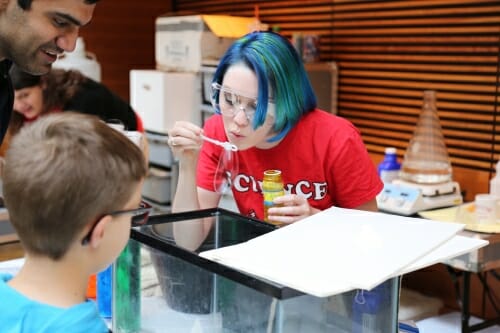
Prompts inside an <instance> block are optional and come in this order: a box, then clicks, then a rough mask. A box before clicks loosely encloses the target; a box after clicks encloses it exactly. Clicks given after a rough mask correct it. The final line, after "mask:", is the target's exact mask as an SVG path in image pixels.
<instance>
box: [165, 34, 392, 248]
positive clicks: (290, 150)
mask: <svg viewBox="0 0 500 333" xmlns="http://www.w3.org/2000/svg"><path fill="white" fill-rule="evenodd" d="M212 88H213V90H212V101H213V104H214V107H215V112H216V114H215V115H214V116H212V117H211V118H210V119H208V120H207V122H206V123H205V125H204V127H203V129H202V128H200V127H198V126H196V125H195V124H192V123H190V122H185V121H182V122H176V123H175V125H174V126H173V128H171V129H170V130H169V132H168V134H169V144H170V147H171V148H172V150H173V152H174V155H175V156H176V157H177V158H178V160H179V180H178V185H177V191H176V194H175V198H174V202H173V206H172V211H173V212H179V211H186V210H197V209H204V208H211V207H216V206H217V205H218V204H219V200H220V198H221V194H220V193H219V192H218V191H216V190H214V186H213V184H214V181H213V179H214V177H215V175H216V173H217V172H216V171H217V167H218V161H219V158H220V156H221V149H222V148H221V147H219V146H216V145H214V144H212V143H210V142H206V141H205V142H204V141H203V139H202V136H201V135H202V134H203V135H205V136H207V137H210V138H213V139H216V140H219V141H222V142H225V141H229V142H230V143H232V144H234V145H236V146H237V148H238V151H237V152H235V154H237V157H238V158H237V160H238V170H239V171H238V172H237V173H236V174H234V175H231V178H232V187H231V188H232V193H233V195H234V199H235V201H236V204H237V206H238V209H239V211H240V213H241V214H243V215H246V216H251V217H255V218H259V219H262V218H263V197H262V189H261V183H262V179H263V173H264V171H265V170H268V169H279V170H281V171H282V177H283V180H284V184H285V192H286V193H285V195H284V196H282V197H279V198H276V199H275V200H274V203H275V204H279V205H281V207H273V208H270V209H269V211H268V213H269V219H270V220H271V221H274V222H278V223H286V224H288V223H293V222H296V221H299V220H301V219H303V218H305V217H308V216H310V215H313V214H315V213H317V212H319V211H321V210H324V209H327V208H329V207H332V206H337V207H342V208H355V209H362V210H371V211H376V210H377V205H376V199H375V197H376V195H377V194H378V193H379V192H380V191H381V190H382V188H383V184H382V182H381V180H380V178H379V177H378V175H377V170H376V169H375V166H374V164H373V162H372V161H371V159H370V157H369V155H368V152H367V150H366V147H365V146H364V144H363V141H362V138H361V136H360V133H359V131H358V130H357V129H356V128H355V127H354V126H353V124H351V123H350V122H349V121H348V120H346V119H344V118H341V117H339V116H336V115H333V114H330V113H327V112H325V111H323V110H319V109H317V107H316V98H315V95H314V92H313V90H312V87H311V84H310V82H309V79H308V76H307V72H306V71H305V69H304V66H303V64H302V61H301V59H300V57H299V56H298V54H297V52H296V51H295V49H294V47H293V46H292V45H291V44H290V42H289V41H288V40H287V39H286V38H284V37H283V36H281V35H279V34H276V33H273V32H253V33H250V34H248V35H246V36H244V37H242V38H240V39H238V40H237V41H236V42H235V43H234V44H233V45H232V46H231V47H230V48H229V49H228V50H227V52H226V53H225V55H224V56H223V57H222V59H221V60H220V62H219V65H218V67H217V69H216V71H215V74H214V78H213V83H212ZM235 160H236V159H233V161H235ZM208 231H209V225H208V223H207V224H205V230H204V231H203V233H202V235H206V234H207V232H208ZM191 235H192V237H194V238H196V237H197V236H196V235H195V234H191Z"/></svg>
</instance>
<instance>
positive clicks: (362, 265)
mask: <svg viewBox="0 0 500 333" xmlns="http://www.w3.org/2000/svg"><path fill="white" fill-rule="evenodd" d="M463 227H464V225H462V224H457V223H444V222H436V221H429V220H424V219H420V218H409V217H403V216H396V215H390V214H384V213H373V212H365V211H358V210H350V209H341V208H336V207H333V208H330V209H328V210H325V211H323V212H321V213H319V214H316V215H313V216H311V217H309V218H307V219H304V220H302V221H299V222H297V223H294V224H292V225H290V226H287V227H284V228H280V229H278V230H276V231H273V232H270V233H267V234H265V235H262V236H260V237H257V238H254V239H252V240H250V241H248V242H246V243H242V244H238V245H234V246H230V247H226V248H221V249H216V250H211V251H206V252H203V253H201V254H200V255H201V256H203V257H205V258H208V259H212V260H214V261H218V262H220V263H222V264H224V265H227V266H230V267H233V268H236V269H239V270H242V271H245V272H247V273H250V274H253V275H256V276H260V277H262V278H265V279H268V280H271V281H274V282H277V283H279V284H282V285H285V286H288V287H291V288H294V289H297V290H300V291H302V292H305V293H308V294H311V295H315V296H319V297H324V296H331V295H335V294H338V293H341V292H345V291H348V290H352V289H356V288H362V289H371V288H373V287H375V286H377V285H378V284H380V283H382V282H383V281H385V280H387V279H388V278H390V277H393V276H397V275H399V274H401V272H407V270H405V268H407V267H408V269H412V268H411V267H412V266H410V265H411V264H413V265H415V267H424V266H426V265H427V264H426V262H435V261H436V260H442V258H441V257H439V258H436V257H434V256H433V255H432V254H430V253H431V252H432V251H433V250H436V249H439V248H440V246H441V245H442V244H444V243H445V242H447V241H449V240H450V239H452V238H453V237H454V236H455V235H456V233H457V232H458V231H460V230H462V229H463ZM456 246H457V247H458V248H459V249H462V247H461V245H460V244H455V246H453V248H451V249H450V248H445V249H447V251H446V254H447V255H448V254H449V255H450V256H451V257H453V256H456V255H455V252H454V251H455V250H456ZM475 246H480V244H476V245H475ZM450 252H451V254H450ZM441 254H442V253H441ZM460 254H461V253H460ZM426 255H430V256H429V257H426ZM419 260H421V261H419ZM422 265H424V266H422Z"/></svg>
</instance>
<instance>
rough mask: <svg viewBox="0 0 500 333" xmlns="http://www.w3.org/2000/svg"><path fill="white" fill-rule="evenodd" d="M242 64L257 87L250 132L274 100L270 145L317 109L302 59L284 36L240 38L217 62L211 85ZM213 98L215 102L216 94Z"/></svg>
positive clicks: (257, 34)
mask: <svg viewBox="0 0 500 333" xmlns="http://www.w3.org/2000/svg"><path fill="white" fill-rule="evenodd" d="M241 63H243V64H245V65H246V66H247V67H248V68H250V69H251V70H252V71H253V72H254V73H255V74H256V76H257V82H258V86H259V91H258V95H257V110H256V113H255V118H254V121H253V124H252V126H253V129H257V128H258V127H260V126H262V124H263V123H264V121H265V119H266V115H267V105H268V103H267V101H268V100H273V101H274V103H275V105H276V114H275V123H274V127H273V130H274V131H275V132H276V133H277V134H276V135H275V136H273V137H272V138H270V139H269V140H268V141H269V142H273V141H277V140H280V139H281V138H283V137H284V136H285V135H286V134H287V133H288V132H289V131H290V129H291V128H292V127H293V126H294V125H295V124H296V123H297V122H298V121H299V119H300V118H301V117H302V115H304V114H305V113H307V112H309V111H312V110H314V109H315V108H316V96H315V95H314V91H313V89H312V86H311V83H310V81H309V78H308V76H307V72H306V70H305V69H304V65H303V63H302V59H300V57H299V55H298V54H297V52H296V51H295V48H294V47H293V45H292V44H290V42H289V41H288V40H287V39H286V38H285V37H283V36H281V35H279V34H277V33H274V32H268V31H265V32H264V31H261V32H252V33H249V34H247V35H245V36H243V37H241V38H240V39H238V40H237V41H236V42H234V43H233V44H232V45H231V47H229V49H228V50H227V51H226V53H225V54H224V56H223V57H222V59H221V60H220V62H219V66H218V67H217V70H216V71H215V74H214V78H213V81H212V82H216V83H219V84H222V80H223V78H224V75H225V74H226V72H227V70H228V69H229V67H231V66H233V65H236V64H241ZM270 92H273V96H270ZM212 98H213V99H214V100H218V98H219V96H218V92H215V93H214V96H212ZM216 111H218V110H216Z"/></svg>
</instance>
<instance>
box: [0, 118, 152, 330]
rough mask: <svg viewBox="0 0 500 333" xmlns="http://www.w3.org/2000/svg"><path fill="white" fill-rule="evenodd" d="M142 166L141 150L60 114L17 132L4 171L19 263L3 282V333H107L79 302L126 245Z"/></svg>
mask: <svg viewBox="0 0 500 333" xmlns="http://www.w3.org/2000/svg"><path fill="white" fill-rule="evenodd" d="M146 171H147V166H146V161H145V159H144V156H143V154H142V152H141V150H140V149H139V148H138V147H137V146H136V145H135V144H134V143H133V142H132V141H131V140H129V139H128V138H127V137H126V136H125V135H123V134H121V133H120V132H118V131H116V130H114V129H112V128H110V127H109V126H108V125H106V124H105V123H103V122H102V121H100V120H99V119H98V118H97V117H93V116H88V115H83V114H77V113H73V112H66V113H60V114H54V115H49V116H47V117H44V118H43V119H39V120H37V121H36V122H34V123H33V124H30V125H28V126H25V127H23V129H22V130H21V131H20V132H19V134H18V135H17V136H16V137H15V138H14V139H13V141H12V145H11V147H10V149H9V151H8V153H7V155H6V158H5V164H4V166H3V191H4V192H3V193H4V199H5V204H6V207H7V209H8V212H9V217H10V221H11V223H12V225H13V226H14V228H15V229H16V232H17V234H18V236H19V239H20V241H21V243H22V245H23V248H24V251H25V263H24V266H23V267H22V269H21V270H20V271H19V273H18V274H17V275H16V276H15V277H14V278H11V277H9V276H0V299H1V300H2V301H1V302H0V322H1V323H2V331H7V332H85V333H88V332H107V331H108V329H107V326H106V324H105V323H104V322H103V320H102V319H101V318H100V316H99V313H98V311H97V307H96V305H95V303H93V302H92V301H90V300H87V299H86V297H85V293H86V289H87V282H88V279H89V276H90V275H91V274H93V273H96V272H98V271H101V270H103V269H105V268H106V267H107V266H109V264H110V263H112V262H113V261H114V260H115V259H116V258H117V256H118V255H119V254H120V252H121V251H122V249H123V248H124V247H125V245H126V244H127V241H128V239H129V235H130V227H131V221H132V219H134V222H135V223H140V222H141V221H139V220H142V222H145V221H146V219H147V216H148V214H149V212H150V209H151V208H150V207H149V208H147V207H145V206H144V204H142V203H141V189H142V183H143V180H144V177H145V175H146Z"/></svg>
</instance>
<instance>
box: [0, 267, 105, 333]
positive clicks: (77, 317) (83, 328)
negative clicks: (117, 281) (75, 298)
mask: <svg viewBox="0 0 500 333" xmlns="http://www.w3.org/2000/svg"><path fill="white" fill-rule="evenodd" d="M11 278H12V276H11V275H7V274H1V273H0V323H1V324H0V331H1V332H2V333H28V332H29V333H32V332H37V333H42V332H46V333H56V332H64V333H67V332H71V333H90V332H92V333H94V332H103V333H104V332H106V333H107V332H109V330H108V328H107V326H106V324H105V323H104V321H103V319H102V318H101V317H100V316H99V312H98V310H97V306H96V304H95V303H94V302H93V301H91V300H87V301H86V302H83V303H80V304H77V305H74V306H72V307H69V308H60V307H55V306H52V305H48V304H44V303H40V302H37V301H34V300H31V299H29V298H27V297H26V296H24V295H22V294H21V293H19V292H18V291H17V290H15V289H13V288H11V287H10V286H9V285H8V284H7V282H8V281H9V280H10V279H11ZM40 288H43V286H40Z"/></svg>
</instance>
